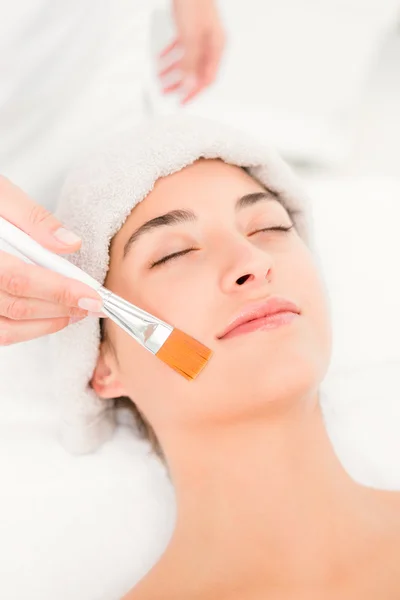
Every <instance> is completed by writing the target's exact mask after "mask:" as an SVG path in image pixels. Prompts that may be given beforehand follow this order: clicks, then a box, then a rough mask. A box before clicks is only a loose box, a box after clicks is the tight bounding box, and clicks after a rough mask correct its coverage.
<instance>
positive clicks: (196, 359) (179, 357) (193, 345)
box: [156, 329, 212, 381]
mask: <svg viewBox="0 0 400 600" xmlns="http://www.w3.org/2000/svg"><path fill="white" fill-rule="evenodd" d="M211 355H212V352H211V350H210V349H209V348H207V346H204V345H203V344H201V343H200V342H198V341H197V340H195V339H193V338H192V337H190V335H187V334H186V333H183V331H180V330H179V329H174V330H173V332H172V333H171V335H170V336H169V337H168V339H167V340H166V341H165V342H164V344H163V345H162V346H161V348H160V349H159V351H158V352H157V353H156V356H157V357H158V358H159V359H160V360H162V361H163V362H164V363H165V364H167V365H168V366H169V367H171V368H172V369H174V370H175V371H176V372H177V373H179V374H180V375H182V376H183V377H185V378H186V379H188V380H189V381H191V380H192V379H195V378H196V377H197V375H198V374H199V373H200V371H201V370H202V369H203V368H204V367H205V366H206V364H207V362H208V360H209V359H210V357H211Z"/></svg>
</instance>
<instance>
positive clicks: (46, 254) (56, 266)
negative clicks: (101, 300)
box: [0, 217, 102, 291]
mask: <svg viewBox="0 0 400 600" xmlns="http://www.w3.org/2000/svg"><path fill="white" fill-rule="evenodd" d="M0 238H1V239H3V240H4V241H6V242H7V243H8V244H9V245H10V246H12V247H13V248H15V250H18V252H20V253H21V254H22V255H23V256H25V258H28V259H29V260H30V261H32V262H33V263H35V264H36V265H39V266H40V267H44V268H45V269H50V270H51V271H55V272H56V273H59V274H60V275H64V276H65V277H70V278H71V279H77V280H78V281H82V283H86V285H88V286H90V287H91V288H93V289H94V290H96V291H98V290H99V289H100V288H101V287H102V286H101V284H100V283H99V282H98V281H96V280H95V279H94V278H93V277H91V276H90V275H88V274H87V273H85V272H84V271H82V270H81V269H79V267H76V266H75V265H73V264H72V263H70V262H69V261H68V260H65V259H64V258H61V256H58V255H57V254H53V252H50V251H49V250H46V248H43V246H41V245H40V244H38V243H37V242H35V240H33V239H32V238H31V237H30V236H29V235H28V234H27V233H24V232H23V231H22V230H21V229H19V228H18V227H16V226H15V225H12V224H11V223H9V222H8V221H6V220H5V219H3V217H0Z"/></svg>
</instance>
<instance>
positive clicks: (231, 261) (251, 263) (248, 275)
mask: <svg viewBox="0 0 400 600" xmlns="http://www.w3.org/2000/svg"><path fill="white" fill-rule="evenodd" d="M221 258H222V259H225V260H226V262H225V264H224V266H223V269H222V275H221V289H222V291H223V292H224V293H225V294H230V293H235V292H239V291H243V287H244V286H245V287H246V289H249V288H250V287H253V288H254V289H256V288H259V287H263V286H268V284H269V283H270V282H271V277H272V275H273V260H272V256H271V254H270V253H269V252H267V251H265V250H262V249H260V248H258V247H257V246H255V245H254V244H252V243H251V242H250V241H248V240H243V241H242V240H241V241H240V242H239V243H236V244H234V243H231V244H229V245H228V244H224V250H223V254H222V256H221Z"/></svg>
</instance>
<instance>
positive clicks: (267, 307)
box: [217, 296, 300, 340]
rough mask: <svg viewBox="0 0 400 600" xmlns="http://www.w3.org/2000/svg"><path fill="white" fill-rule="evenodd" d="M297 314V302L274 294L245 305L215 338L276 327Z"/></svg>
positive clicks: (290, 320) (298, 310)
mask: <svg viewBox="0 0 400 600" xmlns="http://www.w3.org/2000/svg"><path fill="white" fill-rule="evenodd" d="M298 315H300V308H299V307H298V306H297V304H295V303H294V302H291V301H290V300H287V299H286V298H280V297H278V296H274V297H271V298H268V300H266V301H264V302H261V303H260V302H259V303H258V304H248V305H247V306H245V307H244V308H243V309H242V310H241V311H240V313H239V314H238V315H236V317H234V318H233V319H232V320H231V321H230V322H229V324H228V326H227V327H226V328H225V329H224V330H223V331H222V333H220V334H218V335H217V338H218V339H219V340H221V339H223V338H227V337H233V336H235V335H241V334H244V333H250V332H251V331H256V330H257V329H276V328H277V327H281V326H283V325H286V324H288V323H291V322H292V321H293V319H295V318H296V317H297V316H298Z"/></svg>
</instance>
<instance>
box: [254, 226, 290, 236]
mask: <svg viewBox="0 0 400 600" xmlns="http://www.w3.org/2000/svg"><path fill="white" fill-rule="evenodd" d="M293 227H294V225H293V223H292V224H291V225H288V226H285V225H277V226H275V227H264V228H263V229H256V231H252V232H251V233H250V234H249V235H254V234H256V233H263V232H267V231H282V232H283V233H288V232H289V231H291V230H292V229H293Z"/></svg>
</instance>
